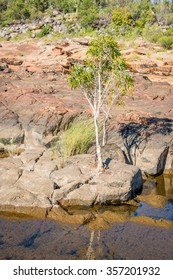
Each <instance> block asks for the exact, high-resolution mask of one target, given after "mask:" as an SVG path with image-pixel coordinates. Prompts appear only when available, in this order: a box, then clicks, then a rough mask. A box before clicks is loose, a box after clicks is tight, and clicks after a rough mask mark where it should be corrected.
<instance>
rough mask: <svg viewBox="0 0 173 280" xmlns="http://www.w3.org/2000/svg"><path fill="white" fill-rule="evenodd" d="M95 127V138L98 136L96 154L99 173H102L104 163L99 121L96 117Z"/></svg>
mask: <svg viewBox="0 0 173 280" xmlns="http://www.w3.org/2000/svg"><path fill="white" fill-rule="evenodd" d="M94 125H95V136H96V154H97V171H98V173H99V172H101V171H102V168H103V161H102V155H101V147H100V143H99V128H98V120H97V118H96V117H94Z"/></svg>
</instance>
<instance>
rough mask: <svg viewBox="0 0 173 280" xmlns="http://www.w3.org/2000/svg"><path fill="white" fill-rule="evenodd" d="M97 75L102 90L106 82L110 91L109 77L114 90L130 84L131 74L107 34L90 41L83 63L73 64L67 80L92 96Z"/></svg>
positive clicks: (115, 43)
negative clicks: (99, 77) (99, 78)
mask: <svg viewBox="0 0 173 280" xmlns="http://www.w3.org/2000/svg"><path fill="white" fill-rule="evenodd" d="M98 75H100V76H101V81H100V82H101V84H102V85H101V86H102V89H103V91H104V89H105V87H107V83H109V88H110V92H111V91H112V88H111V82H112V80H111V82H110V79H113V80H114V82H113V83H112V85H113V88H114V90H115V91H116V89H118V90H120V91H121V92H124V90H127V88H128V86H131V85H132V79H131V76H130V75H129V72H128V71H127V66H126V64H125V62H124V60H123V58H122V57H121V54H120V51H119V48H118V45H117V42H116V41H115V39H114V38H113V37H112V36H109V35H104V36H103V35H100V36H98V37H97V38H96V39H94V40H92V41H91V43H90V47H89V49H88V52H87V59H86V61H85V64H84V65H82V64H76V65H74V67H73V68H72V71H71V73H70V76H69V81H70V84H71V86H72V87H73V88H76V87H81V88H82V89H83V90H85V91H87V92H88V93H89V94H90V97H92V93H91V92H92V91H93V90H98V84H97V83H98V80H97V76H98ZM115 85H116V87H115Z"/></svg>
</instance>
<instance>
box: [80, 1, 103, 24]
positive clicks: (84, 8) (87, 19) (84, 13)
mask: <svg viewBox="0 0 173 280" xmlns="http://www.w3.org/2000/svg"><path fill="white" fill-rule="evenodd" d="M78 17H79V21H80V23H81V26H82V27H84V28H87V27H89V26H91V27H92V26H93V25H94V24H95V23H96V21H97V19H98V17H99V15H98V6H97V4H96V3H95V2H94V0H82V1H80V4H79V7H78Z"/></svg>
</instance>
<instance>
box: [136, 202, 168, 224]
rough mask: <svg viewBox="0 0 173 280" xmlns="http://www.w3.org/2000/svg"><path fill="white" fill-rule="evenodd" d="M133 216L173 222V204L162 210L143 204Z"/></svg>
mask: <svg viewBox="0 0 173 280" xmlns="http://www.w3.org/2000/svg"><path fill="white" fill-rule="evenodd" d="M133 215H134V216H147V217H151V218H154V219H166V220H171V221H173V203H168V204H167V205H165V206H164V207H162V208H154V207H151V206H150V205H148V204H147V203H145V202H141V203H140V204H139V207H138V208H137V210H136V211H135V212H134V214H133Z"/></svg>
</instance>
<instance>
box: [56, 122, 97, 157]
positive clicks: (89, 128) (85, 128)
mask: <svg viewBox="0 0 173 280" xmlns="http://www.w3.org/2000/svg"><path fill="white" fill-rule="evenodd" d="M94 138H95V133H94V124H93V122H92V120H78V121H75V122H72V123H71V125H70V126H69V127H68V128H67V129H66V130H64V131H63V132H62V133H61V135H60V137H59V141H58V151H59V154H60V155H61V156H63V157H68V156H72V155H76V154H82V153H85V152H87V150H88V148H89V147H90V145H91V143H92V141H93V140H94Z"/></svg>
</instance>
